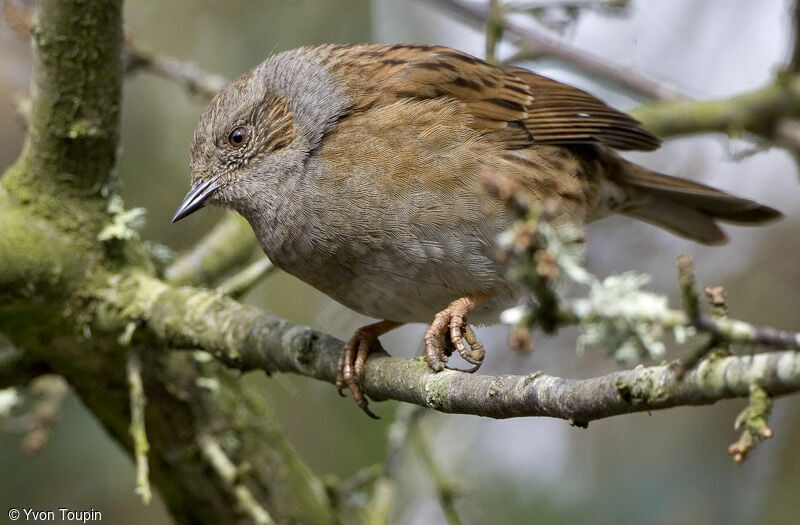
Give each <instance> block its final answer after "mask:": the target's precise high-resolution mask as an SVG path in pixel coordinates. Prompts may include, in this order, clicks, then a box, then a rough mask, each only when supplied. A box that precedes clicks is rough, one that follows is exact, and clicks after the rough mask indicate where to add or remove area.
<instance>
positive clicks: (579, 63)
mask: <svg viewBox="0 0 800 525" xmlns="http://www.w3.org/2000/svg"><path fill="white" fill-rule="evenodd" d="M436 1H437V2H438V3H439V4H441V5H443V6H446V7H448V8H450V9H453V10H455V11H456V12H457V13H460V14H462V15H465V16H466V17H467V18H468V19H470V20H472V21H474V22H478V23H481V24H486V23H487V22H489V21H490V20H491V18H492V14H491V12H490V10H489V9H488V8H487V7H483V6H480V5H476V4H473V3H470V2H466V1H464V0H436ZM503 29H504V30H505V31H506V32H508V33H511V34H513V35H515V36H516V37H517V38H518V39H519V43H520V45H521V46H522V48H523V49H526V50H532V51H533V52H534V53H536V54H537V55H546V56H548V57H551V58H554V59H557V60H561V61H563V62H566V63H568V64H571V65H573V66H575V67H577V68H579V69H581V70H582V71H585V72H586V73H588V74H590V75H595V76H598V77H600V78H604V79H607V80H610V81H612V82H614V83H616V84H619V85H620V86H621V87H624V88H625V89H628V90H630V91H632V92H633V93H636V94H638V95H641V96H644V97H647V98H651V99H660V100H666V99H674V98H680V97H681V95H680V93H678V92H677V91H676V90H674V89H672V88H670V87H667V86H665V85H663V84H660V83H658V82H654V81H653V80H650V79H648V78H646V77H643V76H642V75H640V74H638V73H636V72H635V71H633V70H631V69H627V68H623V67H620V66H617V65H614V64H611V63H609V62H608V61H606V60H604V59H603V58H600V57H598V56H596V55H594V54H592V53H590V52H588V51H584V50H580V49H577V48H575V47H572V46H570V45H569V44H567V43H565V42H562V41H560V40H557V39H554V38H552V37H550V36H549V35H546V34H544V33H541V32H539V31H536V30H534V29H531V28H529V27H526V26H522V25H520V24H518V23H516V22H514V21H513V20H509V19H505V20H504V21H503Z"/></svg>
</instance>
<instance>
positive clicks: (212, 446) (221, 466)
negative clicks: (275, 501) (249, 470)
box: [197, 434, 275, 525]
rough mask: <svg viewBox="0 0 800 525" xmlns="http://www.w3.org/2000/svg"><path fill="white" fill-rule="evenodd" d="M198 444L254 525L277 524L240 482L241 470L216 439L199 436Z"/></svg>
mask: <svg viewBox="0 0 800 525" xmlns="http://www.w3.org/2000/svg"><path fill="white" fill-rule="evenodd" d="M197 444H198V445H199V447H200V450H201V451H202V453H203V457H205V458H206V460H207V461H208V463H209V464H210V465H211V467H212V468H213V469H214V470H215V471H216V472H217V474H218V475H219V477H220V478H221V479H222V480H223V481H224V482H225V483H226V484H227V485H228V486H229V487H230V488H231V489H232V490H233V493H234V494H235V496H236V499H237V503H238V504H239V506H240V507H241V509H242V511H244V512H246V513H247V514H248V515H249V516H250V519H252V520H253V523H257V524H259V525H267V524H271V523H275V522H274V521H273V519H272V517H270V515H269V513H268V512H267V510H266V509H265V508H264V507H262V506H261V505H260V504H259V503H258V501H257V500H256V498H255V496H253V493H252V492H251V491H250V489H249V488H248V487H247V486H246V485H244V484H242V483H240V482H239V469H238V468H237V467H236V465H234V464H233V462H232V461H231V459H230V458H229V457H228V455H227V454H226V453H225V451H224V450H223V449H222V446H221V445H220V444H219V443H218V442H217V440H216V439H214V438H213V437H211V436H210V435H208V434H200V435H199V436H197Z"/></svg>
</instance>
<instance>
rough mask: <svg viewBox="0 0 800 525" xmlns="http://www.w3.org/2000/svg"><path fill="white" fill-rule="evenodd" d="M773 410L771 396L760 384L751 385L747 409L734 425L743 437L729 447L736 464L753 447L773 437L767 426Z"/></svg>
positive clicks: (741, 460)
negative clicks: (740, 430)
mask: <svg viewBox="0 0 800 525" xmlns="http://www.w3.org/2000/svg"><path fill="white" fill-rule="evenodd" d="M771 410H772V398H771V397H770V395H769V394H768V393H767V392H766V391H765V390H764V389H763V388H762V387H761V385H759V384H758V383H753V384H751V385H750V396H749V398H748V402H747V407H745V409H744V410H742V412H741V413H740V414H739V416H738V417H737V418H736V423H735V424H734V428H735V429H736V430H739V429H742V435H741V437H740V438H739V440H738V441H736V442H735V443H732V444H731V445H730V446H729V447H728V454H730V455H731V456H733V460H734V461H735V462H736V463H741V462H743V461H744V460H745V458H746V457H747V454H748V452H750V451H751V450H752V449H753V447H755V446H756V445H758V444H759V443H760V442H762V441H763V440H765V439H769V438H771V437H772V436H773V432H772V429H771V428H769V427H768V426H767V417H769V413H770V411H771Z"/></svg>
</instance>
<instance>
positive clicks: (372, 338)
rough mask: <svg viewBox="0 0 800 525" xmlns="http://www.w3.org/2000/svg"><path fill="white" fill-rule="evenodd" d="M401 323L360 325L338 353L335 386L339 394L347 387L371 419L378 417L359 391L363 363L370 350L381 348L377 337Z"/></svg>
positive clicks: (389, 322) (362, 376) (383, 322)
mask: <svg viewBox="0 0 800 525" xmlns="http://www.w3.org/2000/svg"><path fill="white" fill-rule="evenodd" d="M402 324H403V323H398V322H395V321H381V322H379V323H373V324H369V325H367V326H362V327H361V328H359V329H358V330H356V333H354V334H353V337H351V338H350V339H349V340H348V341H347V343H346V344H345V345H344V348H343V349H342V353H341V354H340V355H339V368H338V372H337V373H336V388H338V389H339V394H340V395H342V389H343V388H344V387H347V388H348V389H349V390H350V393H352V394H353V400H355V402H356V403H358V406H360V407H361V409H362V410H363V411H364V412H366V414H367V415H368V416H369V417H371V418H373V419H380V418H379V417H378V416H376V415H375V413H374V412H373V411H372V410H370V409H369V407H368V406H367V405H368V404H369V403H368V402H367V398H366V397H365V396H364V392H362V391H361V382H362V381H363V379H364V363H365V362H366V361H367V356H368V355H369V353H370V352H371V351H373V350H378V349H380V348H381V343H380V341H378V337H380V336H381V335H383V334H385V333H386V332H388V331H389V330H393V329H395V328H397V327H398V326H400V325H402Z"/></svg>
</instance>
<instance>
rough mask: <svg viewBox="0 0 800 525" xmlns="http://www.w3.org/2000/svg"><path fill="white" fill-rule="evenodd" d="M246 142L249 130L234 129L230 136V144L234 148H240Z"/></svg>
mask: <svg viewBox="0 0 800 525" xmlns="http://www.w3.org/2000/svg"><path fill="white" fill-rule="evenodd" d="M245 140H247V128H245V127H244V126H239V127H238V128H234V130H233V131H231V133H230V135H228V144H230V145H231V146H233V147H234V148H238V147H240V146H241V145H242V144H244V142H245Z"/></svg>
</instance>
